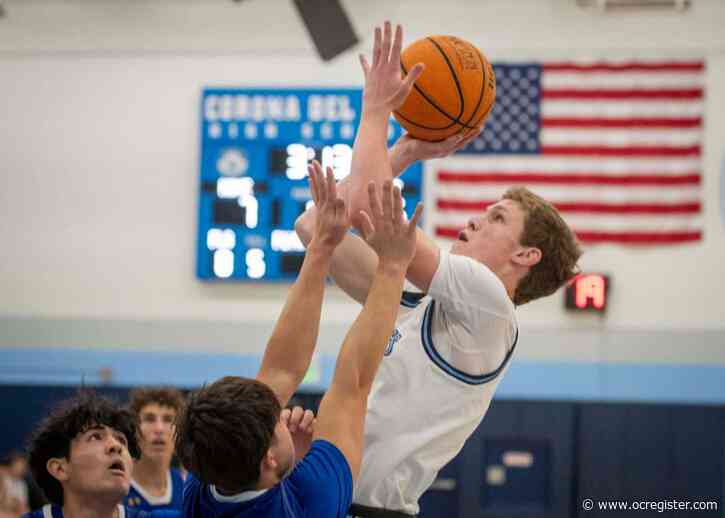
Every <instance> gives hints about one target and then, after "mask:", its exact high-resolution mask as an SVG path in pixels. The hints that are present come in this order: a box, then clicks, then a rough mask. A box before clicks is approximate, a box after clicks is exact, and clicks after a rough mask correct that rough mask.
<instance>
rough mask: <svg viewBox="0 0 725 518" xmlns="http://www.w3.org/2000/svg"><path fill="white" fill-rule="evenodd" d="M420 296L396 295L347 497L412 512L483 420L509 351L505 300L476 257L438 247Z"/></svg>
mask: <svg viewBox="0 0 725 518" xmlns="http://www.w3.org/2000/svg"><path fill="white" fill-rule="evenodd" d="M404 295H408V294H404ZM429 295H430V296H426V297H424V298H421V297H420V296H419V297H418V299H420V300H414V299H412V298H410V297H409V296H407V297H406V296H404V298H403V300H402V301H401V313H400V315H399V317H398V321H397V325H396V330H395V331H394V333H393V336H392V337H391V339H390V343H389V344H388V348H387V350H386V351H385V357H384V358H383V361H382V363H381V365H380V368H379V370H378V373H377V375H376V377H375V381H374V383H373V387H372V390H371V393H370V397H369V399H368V412H367V417H366V421H365V449H364V452H363V461H362V468H361V471H360V475H359V477H358V480H357V482H356V485H355V494H354V500H353V501H354V502H355V503H358V504H361V505H366V506H370V507H377V508H385V509H391V510H397V511H403V512H406V513H410V514H417V513H418V499H419V498H420V496H421V495H422V494H423V493H424V492H425V491H426V490H427V489H428V487H430V485H431V484H432V483H433V481H434V480H435V478H436V475H437V473H438V471H440V469H441V468H442V467H443V466H445V465H446V464H447V463H448V462H449V461H450V460H451V459H453V457H455V456H456V454H458V452H459V451H460V450H461V448H462V447H463V444H464V442H465V441H466V439H468V437H469V436H470V435H471V434H472V433H473V432H474V431H475V429H476V428H477V427H478V425H479V423H480V422H481V420H482V419H483V416H484V414H485V413H486V411H487V410H488V406H489V404H490V403H491V399H492V398H493V394H494V391H495V389H496V386H497V385H498V382H499V381H500V380H501V377H502V375H503V373H504V371H505V370H506V368H507V365H508V360H509V358H510V357H511V354H512V352H513V349H514V346H515V342H516V337H517V333H518V331H517V326H516V321H515V317H514V306H513V303H512V302H511V300H510V299H509V298H508V296H507V294H506V290H505V288H504V286H503V284H502V283H501V281H500V280H499V279H498V278H497V277H496V276H495V275H494V274H493V273H492V272H491V271H490V270H488V268H486V267H485V266H484V265H482V264H480V263H478V262H476V261H474V260H472V259H469V258H467V257H462V256H456V255H450V254H449V253H447V252H444V251H441V258H440V263H439V266H438V270H437V271H436V274H435V276H434V277H433V280H432V282H431V286H430V288H429ZM471 372H473V374H471Z"/></svg>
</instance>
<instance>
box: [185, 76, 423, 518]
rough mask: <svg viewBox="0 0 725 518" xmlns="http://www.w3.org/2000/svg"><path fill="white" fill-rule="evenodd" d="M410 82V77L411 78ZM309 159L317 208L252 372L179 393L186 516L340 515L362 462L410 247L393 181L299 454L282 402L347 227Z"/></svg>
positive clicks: (306, 350) (307, 347) (298, 377)
mask: <svg viewBox="0 0 725 518" xmlns="http://www.w3.org/2000/svg"><path fill="white" fill-rule="evenodd" d="M407 86H408V88H409V87H410V86H412V80H411V84H410V85H407ZM317 166H318V167H316V168H312V169H311V170H310V180H311V187H312V192H313V199H314V201H315V205H316V206H317V208H318V212H317V218H316V223H315V226H314V231H313V235H312V239H311V241H310V244H309V246H308V248H307V254H306V256H305V260H304V262H303V265H302V269H301V271H300V274H299V276H298V278H297V281H296V282H295V285H294V286H293V287H292V289H291V290H290V294H289V296H288V299H287V304H286V306H285V309H284V310H283V313H282V315H281V316H280V318H279V320H278V322H277V326H276V327H275V331H274V333H273V335H272V338H271V339H270V342H269V343H268V345H267V348H266V350H265V354H264V358H263V360H262V366H261V368H260V372H259V374H258V375H257V379H256V380H251V379H244V378H238V377H226V378H222V379H221V380H218V381H217V382H215V383H213V384H211V385H209V386H207V387H204V388H203V389H201V390H200V391H199V392H197V393H196V394H194V395H193V396H192V397H191V398H190V399H189V401H188V402H187V406H186V409H185V410H184V412H183V414H182V418H181V419H180V420H179V423H178V429H177V437H178V438H177V454H178V455H179V456H180V458H181V460H182V462H183V463H184V465H185V466H186V467H187V468H188V469H189V472H190V475H189V480H188V481H187V484H186V487H185V491H184V516H185V518H217V517H219V518H221V517H224V518H265V517H266V518H283V517H284V518H295V517H296V518H302V517H310V518H312V517H314V518H342V517H345V516H346V515H347V511H348V508H349V505H350V502H351V500H352V484H353V480H354V479H355V478H356V476H357V473H358V470H359V468H360V459H361V455H362V443H363V423H364V419H365V410H366V408H367V396H368V393H369V390H370V386H371V384H372V381H373V378H374V376H375V372H376V370H377V367H378V365H379V363H380V360H381V358H382V356H383V351H384V349H385V346H386V344H387V339H388V337H389V336H390V333H391V332H392V330H393V322H394V321H395V315H396V313H397V305H398V300H399V298H400V294H401V291H402V285H403V278H404V273H405V270H406V269H407V265H408V263H409V262H410V259H411V258H412V253H413V250H414V247H415V222H416V220H417V216H418V214H419V212H420V211H418V212H417V213H416V216H415V217H414V218H413V219H412V220H411V222H410V223H408V222H407V221H405V220H404V216H403V213H402V198H401V195H400V190H399V189H397V188H396V189H393V187H392V182H387V183H385V185H384V186H383V198H382V204H381V201H380V199H379V195H378V194H377V193H376V191H375V190H374V189H372V190H371V191H370V198H371V203H372V205H373V206H374V207H375V208H376V209H377V210H374V211H373V213H372V215H371V218H372V221H370V219H366V225H365V227H364V234H365V236H366V239H367V240H368V243H370V246H371V247H372V248H373V249H374V250H375V252H376V253H377V255H378V257H379V261H378V266H377V268H376V271H375V274H374V278H373V281H372V286H371V288H370V292H369V294H368V299H367V302H366V304H365V307H364V308H363V310H362V312H361V313H360V315H359V316H358V318H357V319H356V321H355V323H354V324H353V326H352V328H351V329H350V331H349V332H348V335H347V336H346V338H345V341H344V343H343V344H342V347H341V349H340V353H339V355H338V360H337V365H336V367H335V373H334V375H333V379H332V382H331V385H330V388H329V390H328V391H327V393H326V394H325V396H324V398H323V400H322V402H321V404H320V409H319V412H318V416H317V422H316V424H315V426H314V437H313V439H314V440H313V442H312V445H311V447H310V449H309V452H308V453H307V455H305V457H304V458H303V459H302V460H301V461H300V462H299V463H296V464H295V448H294V446H293V439H292V437H291V435H290V430H289V429H288V427H287V425H286V424H285V422H284V421H283V419H282V411H281V409H282V407H283V406H284V405H285V404H286V403H287V401H288V400H289V398H290V396H291V395H292V393H293V392H294V391H295V390H296V389H297V386H298V384H299V383H300V382H301V381H302V377H303V376H304V373H305V370H306V369H307V366H308V365H309V361H310V358H311V355H312V352H313V350H314V346H315V341H316V337H317V330H318V327H319V318H320V306H321V303H322V295H323V291H324V279H325V276H326V275H327V271H328V267H329V262H330V257H331V256H332V252H333V250H334V248H335V247H336V246H337V244H338V243H339V242H340V240H341V239H342V238H343V237H344V235H345V233H346V232H347V230H348V228H349V218H348V216H347V213H346V207H345V204H344V202H343V201H342V199H340V198H338V197H337V193H336V190H335V180H334V176H333V174H332V170H331V169H329V168H328V171H327V179H325V177H324V176H323V175H322V171H321V169H319V164H317Z"/></svg>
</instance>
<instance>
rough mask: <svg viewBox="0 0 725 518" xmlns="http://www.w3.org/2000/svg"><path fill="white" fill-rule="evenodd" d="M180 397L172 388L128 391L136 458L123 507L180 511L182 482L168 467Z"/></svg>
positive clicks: (169, 465)
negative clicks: (136, 428)
mask: <svg viewBox="0 0 725 518" xmlns="http://www.w3.org/2000/svg"><path fill="white" fill-rule="evenodd" d="M183 406H184V396H183V395H182V394H181V392H180V391H179V390H177V389H175V388H173V387H141V388H137V389H134V390H132V391H131V394H130V401H129V409H130V410H131V413H132V414H133V415H134V417H135V418H136V423H137V426H138V446H139V449H140V451H141V456H140V458H139V459H138V460H137V461H136V462H135V463H134V466H133V477H132V478H131V489H130V490H129V492H128V496H127V497H126V498H125V499H124V503H125V504H126V506H127V507H137V508H139V509H144V510H146V511H150V510H152V509H176V510H177V511H179V512H180V511H181V502H182V496H183V492H184V480H183V478H182V476H181V473H180V472H179V470H178V469H175V468H172V467H171V460H172V457H173V456H174V435H175V431H176V424H175V423H176V416H177V415H178V414H179V412H180V411H181V409H182V408H183Z"/></svg>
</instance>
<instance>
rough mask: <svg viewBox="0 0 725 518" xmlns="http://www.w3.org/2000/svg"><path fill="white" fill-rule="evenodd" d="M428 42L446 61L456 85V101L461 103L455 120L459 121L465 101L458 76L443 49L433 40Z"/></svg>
mask: <svg viewBox="0 0 725 518" xmlns="http://www.w3.org/2000/svg"><path fill="white" fill-rule="evenodd" d="M426 39H427V40H428V41H430V42H431V43H432V44H433V45H434V46H435V48H436V49H438V52H440V53H441V56H443V59H445V61H446V65H448V70H450V71H451V76H452V77H453V81H455V83H456V91H457V92H458V100H459V101H460V103H461V111H460V112H459V113H458V115H456V120H460V118H461V115H463V112H465V111H466V99H465V98H464V97H463V90H462V89H461V82H460V81H459V80H458V76H457V75H456V71H455V70H454V68H453V64H452V63H451V60H450V59H448V54H446V53H445V52H444V51H443V48H442V47H441V46H440V45H438V42H437V41H436V40H434V39H433V38H430V37H429V38H426Z"/></svg>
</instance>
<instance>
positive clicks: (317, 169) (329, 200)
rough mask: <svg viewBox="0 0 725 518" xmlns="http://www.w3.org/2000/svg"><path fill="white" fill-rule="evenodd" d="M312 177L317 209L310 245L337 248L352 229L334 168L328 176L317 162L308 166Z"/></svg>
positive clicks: (313, 198) (313, 195)
mask: <svg viewBox="0 0 725 518" xmlns="http://www.w3.org/2000/svg"><path fill="white" fill-rule="evenodd" d="M307 171H308V172H309V175H310V192H311V194H312V200H313V201H314V202H315V206H316V207H317V217H316V219H315V231H314V234H313V235H312V240H311V241H310V245H308V246H313V245H321V246H324V247H329V248H335V247H336V246H337V245H338V244H340V242H341V241H342V239H343V238H344V237H345V234H346V233H347V231H348V230H349V229H350V218H349V217H348V214H347V208H346V207H345V201H344V200H343V199H342V198H340V197H339V196H338V194H337V183H336V182H335V175H334V174H333V172H332V168H330V167H328V168H327V172H326V174H325V173H323V171H322V166H321V165H320V163H319V162H317V161H316V160H315V161H313V162H312V165H310V166H308V168H307Z"/></svg>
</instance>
